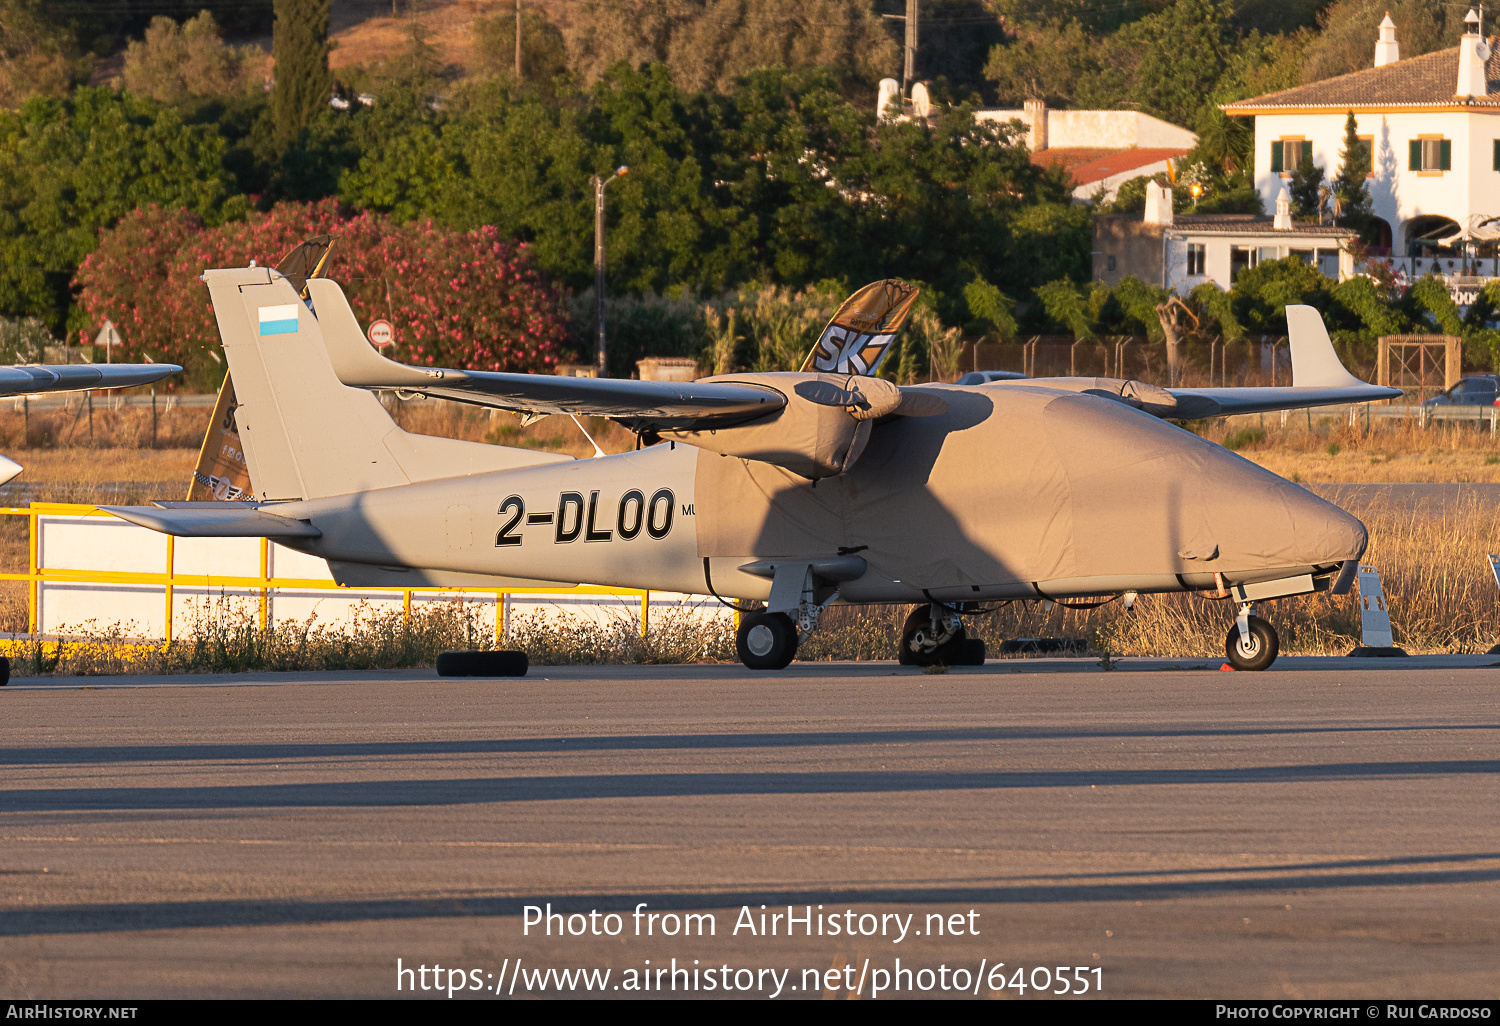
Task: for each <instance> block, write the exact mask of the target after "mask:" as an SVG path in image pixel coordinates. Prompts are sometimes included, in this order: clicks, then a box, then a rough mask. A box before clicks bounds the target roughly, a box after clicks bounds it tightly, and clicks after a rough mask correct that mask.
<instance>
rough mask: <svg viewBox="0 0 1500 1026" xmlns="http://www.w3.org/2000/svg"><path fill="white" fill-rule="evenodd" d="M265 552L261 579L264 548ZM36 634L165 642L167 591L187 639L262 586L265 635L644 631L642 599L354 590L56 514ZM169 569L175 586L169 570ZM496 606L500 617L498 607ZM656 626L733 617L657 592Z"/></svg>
mask: <svg viewBox="0 0 1500 1026" xmlns="http://www.w3.org/2000/svg"><path fill="white" fill-rule="evenodd" d="M263 548H264V553H265V568H264V576H262V566H261V559H262V550H263ZM36 552H37V569H38V571H39V573H40V575H41V579H40V580H39V581H38V582H37V618H36V623H37V629H38V630H39V631H40V632H41V633H43V634H49V635H56V634H76V633H81V632H88V631H97V630H102V629H106V628H112V627H115V626H116V625H118V626H119V627H120V628H121V629H122V630H123V631H124V632H125V633H126V634H127V635H128V636H130V637H137V638H149V639H156V638H165V637H167V636H168V635H167V619H168V606H169V600H168V589H169V587H170V590H171V598H170V609H171V613H170V616H171V635H172V636H174V637H181V636H184V635H186V634H190V633H191V632H192V631H193V629H194V625H195V622H196V621H198V620H199V619H201V618H202V617H204V616H206V615H210V614H211V613H212V611H213V608H214V607H215V606H216V605H217V604H220V603H228V604H229V605H230V606H231V607H232V608H235V609H237V610H238V611H240V612H243V613H244V614H245V615H248V616H253V617H255V618H257V619H258V618H259V616H260V603H261V595H262V588H263V586H262V584H261V581H262V580H264V582H265V584H264V592H265V596H266V599H265V617H266V623H267V625H268V626H271V625H275V624H286V623H293V622H295V623H305V622H307V621H308V620H309V619H312V620H313V621H314V623H315V624H316V625H318V626H321V627H327V628H343V629H347V628H349V627H351V626H353V625H354V624H355V622H356V620H357V619H358V618H359V616H360V615H361V612H362V611H363V612H364V613H365V615H368V613H370V612H379V611H395V610H400V609H401V608H402V607H403V606H404V605H405V604H406V603H407V602H408V601H410V603H411V605H412V607H413V608H419V607H420V605H421V604H422V603H428V602H451V601H454V600H455V599H457V600H461V601H463V602H464V603H466V604H467V605H469V606H471V607H473V608H474V609H475V610H476V611H478V612H481V613H482V615H483V616H484V617H485V618H486V622H489V623H494V624H495V625H496V626H497V627H498V628H499V629H500V631H501V633H502V634H503V633H504V630H505V629H506V627H507V625H508V623H509V621H510V620H511V618H513V617H517V616H524V617H533V616H536V615H544V616H547V617H549V618H554V619H586V620H589V621H592V622H594V623H597V624H600V625H601V626H602V625H608V624H612V623H618V622H620V621H622V620H624V621H632V620H633V621H636V622H639V619H640V616H641V600H642V595H641V593H639V592H602V590H596V591H583V590H580V591H577V592H573V591H567V592H513V593H506V594H500V595H497V593H496V592H482V591H469V592H459V591H452V592H450V591H429V590H421V589H412V590H411V592H410V596H409V598H408V594H407V592H405V591H402V590H391V589H377V588H371V589H360V590H356V589H352V588H339V587H336V586H335V585H334V582H333V577H332V575H331V574H330V573H329V572H328V564H327V563H326V562H324V561H323V560H322V559H318V558H316V557H313V556H308V555H306V554H304V553H301V552H297V551H294V550H292V549H288V548H285V547H284V546H281V545H277V544H275V543H263V542H262V541H261V540H260V539H258V538H177V539H169V538H168V537H167V536H166V535H163V534H158V533H157V532H155V531H151V530H148V529H146V528H143V527H137V526H136V525H134V524H130V523H127V522H125V521H123V520H120V519H118V518H115V517H109V516H100V515H98V514H92V515H89V514H86V513H79V514H77V515H69V514H61V513H49V514H43V515H41V516H38V517H37V537H36ZM169 561H170V565H171V571H170V580H169V578H168V573H169V571H168V565H169ZM497 601H499V602H500V603H501V608H500V609H499V610H498V612H499V616H498V617H497V616H496V612H497V610H496V608H495V607H496V602H497ZM648 601H649V614H648V623H649V619H650V618H651V617H660V616H663V615H673V614H675V615H681V613H682V612H687V613H688V614H690V615H693V616H695V617H720V616H723V617H727V616H730V615H732V614H731V613H730V611H729V610H728V609H726V608H725V607H723V606H722V605H721V604H720V603H719V602H717V601H716V600H715V599H713V598H709V597H704V596H696V595H679V594H675V593H667V592H652V593H650V595H649V600H648Z"/></svg>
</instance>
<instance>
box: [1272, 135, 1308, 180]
mask: <svg viewBox="0 0 1500 1026" xmlns="http://www.w3.org/2000/svg"><path fill="white" fill-rule="evenodd" d="M1311 156H1312V143H1310V142H1308V141H1307V140H1306V139H1303V138H1300V137H1299V138H1296V139H1277V140H1276V141H1275V142H1273V143H1272V144H1271V173H1272V174H1273V175H1290V174H1291V173H1292V172H1293V171H1295V170H1297V165H1298V164H1300V163H1302V158H1303V157H1311Z"/></svg>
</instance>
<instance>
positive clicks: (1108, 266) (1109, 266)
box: [1104, 253, 1116, 271]
mask: <svg viewBox="0 0 1500 1026" xmlns="http://www.w3.org/2000/svg"><path fill="white" fill-rule="evenodd" d="M1104 269H1105V270H1106V271H1113V270H1115V269H1116V262H1115V255H1114V254H1113V253H1111V254H1109V255H1108V256H1106V257H1105V258H1104Z"/></svg>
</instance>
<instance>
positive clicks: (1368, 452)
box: [1199, 410, 1500, 482]
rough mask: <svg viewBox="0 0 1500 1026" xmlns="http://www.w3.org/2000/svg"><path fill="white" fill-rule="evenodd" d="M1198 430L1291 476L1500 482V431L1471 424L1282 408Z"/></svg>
mask: <svg viewBox="0 0 1500 1026" xmlns="http://www.w3.org/2000/svg"><path fill="white" fill-rule="evenodd" d="M1199 433H1200V434H1201V435H1202V436H1203V437H1204V438H1208V439H1210V440H1212V441H1215V442H1218V443H1220V444H1221V445H1228V446H1229V447H1230V448H1233V449H1235V450H1236V451H1237V452H1238V453H1239V454H1240V455H1241V456H1244V457H1245V458H1247V459H1250V460H1254V461H1255V462H1256V463H1259V464H1260V465H1261V466H1263V467H1265V468H1266V469H1267V470H1270V471H1272V472H1273V473H1276V474H1280V475H1281V476H1282V477H1285V478H1287V479H1288V480H1291V481H1299V482H1302V481H1306V482H1316V481H1329V482H1350V481H1417V482H1423V481H1483V482H1500V437H1497V436H1495V435H1492V434H1490V432H1489V430H1488V428H1476V427H1475V426H1474V425H1472V424H1449V423H1435V424H1432V425H1429V426H1428V427H1425V428H1424V427H1421V426H1419V425H1418V423H1417V421H1416V420H1415V419H1413V420H1409V421H1408V420H1386V421H1372V422H1371V424H1370V425H1369V426H1368V427H1367V426H1366V425H1365V422H1364V421H1363V419H1361V420H1359V421H1358V422H1356V423H1355V424H1352V425H1351V424H1350V423H1349V422H1348V421H1347V419H1345V418H1343V417H1330V416H1327V415H1323V416H1319V415H1318V412H1317V411H1316V410H1314V411H1312V413H1311V416H1309V415H1308V414H1306V413H1305V412H1302V411H1293V412H1290V413H1288V415H1287V417H1286V421H1285V423H1284V424H1283V422H1282V417H1281V415H1280V414H1279V413H1267V414H1264V415H1251V416H1248V417H1229V418H1226V419H1223V420H1216V421H1211V422H1208V423H1206V424H1203V425H1199Z"/></svg>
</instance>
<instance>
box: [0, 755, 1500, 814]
mask: <svg viewBox="0 0 1500 1026" xmlns="http://www.w3.org/2000/svg"><path fill="white" fill-rule="evenodd" d="M1474 774H1500V760H1497V759H1447V760H1431V761H1417V762H1336V763H1319V764H1313V765H1288V766H1242V767H1230V768H1223V769H1102V770H1073V769H1067V770H1058V769H1039V770H991V771H986V772H980V773H941V772H921V773H912V772H866V771H858V770H853V771H835V772H817V773H781V772H761V773H746V772H742V773H580V774H553V775H546V776H510V777H467V778H464V777H460V778H446V779H434V780H357V781H337V780H335V781H315V782H310V783H302V784H235V785H218V786H204V787H58V788H34V789H31V788H11V789H9V790H7V791H6V792H5V797H6V804H7V806H8V810H7V811H9V812H10V813H12V814H14V813H25V812H49V813H50V812H84V811H91V812H97V811H120V812H130V811H143V810H199V811H202V810H209V809H260V808H308V809H311V808H369V807H385V806H407V807H412V806H416V807H421V806H442V805H480V804H489V803H496V802H548V801H570V800H575V799H584V798H614V799H620V798H670V797H712V796H745V795H816V794H891V793H900V792H913V791H985V790H1007V789H1015V788H1042V787H1055V788H1068V787H1088V786H1090V785H1094V786H1097V787H1150V786H1203V785H1206V784H1282V783H1293V782H1300V781H1318V782H1327V781H1332V780H1369V779H1378V778H1402V777H1405V778H1410V777H1427V776H1455V775H1459V776H1469V775H1474Z"/></svg>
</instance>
